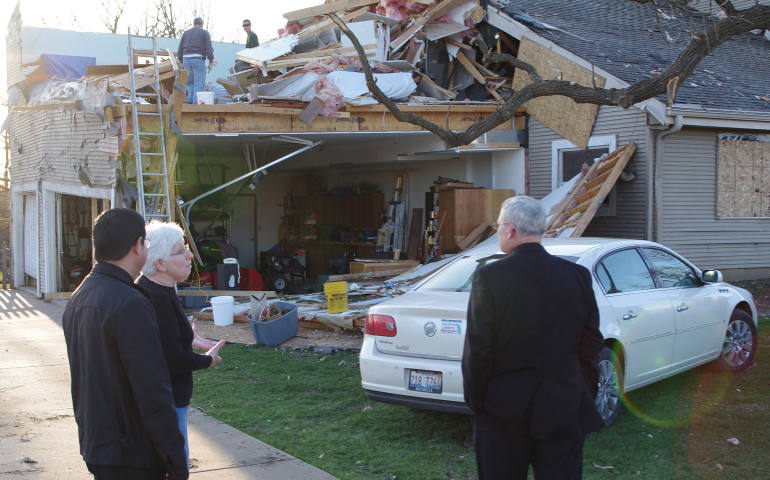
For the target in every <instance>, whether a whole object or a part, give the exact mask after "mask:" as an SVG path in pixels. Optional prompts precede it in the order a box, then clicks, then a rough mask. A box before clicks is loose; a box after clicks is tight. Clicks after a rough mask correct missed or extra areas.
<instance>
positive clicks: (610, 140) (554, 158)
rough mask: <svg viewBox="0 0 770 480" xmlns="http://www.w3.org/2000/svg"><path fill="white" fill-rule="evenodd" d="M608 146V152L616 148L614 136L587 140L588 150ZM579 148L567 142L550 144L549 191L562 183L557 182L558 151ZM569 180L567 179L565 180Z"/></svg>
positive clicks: (558, 169) (555, 141)
mask: <svg viewBox="0 0 770 480" xmlns="http://www.w3.org/2000/svg"><path fill="white" fill-rule="evenodd" d="M605 146H609V149H610V152H612V151H614V150H615V149H616V148H617V136H616V135H600V136H596V137H590V138H589V139H588V148H591V147H605ZM579 149H580V147H578V146H577V145H575V144H574V143H572V142H570V141H569V140H564V139H562V140H554V141H552V142H551V191H554V190H556V189H557V188H559V187H560V186H561V185H562V184H563V183H564V181H562V182H559V172H561V168H559V167H560V165H559V151H560V150H579ZM567 180H569V178H568V179H567Z"/></svg>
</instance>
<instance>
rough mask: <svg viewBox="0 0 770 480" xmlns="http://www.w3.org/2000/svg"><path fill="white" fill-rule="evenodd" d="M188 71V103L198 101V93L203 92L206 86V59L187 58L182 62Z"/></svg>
mask: <svg viewBox="0 0 770 480" xmlns="http://www.w3.org/2000/svg"><path fill="white" fill-rule="evenodd" d="M182 65H184V69H185V70H187V103H196V102H197V101H198V99H197V97H196V95H195V94H196V93H198V92H200V91H203V86H204V85H205V84H206V60H205V59H204V58H185V59H183V60H182Z"/></svg>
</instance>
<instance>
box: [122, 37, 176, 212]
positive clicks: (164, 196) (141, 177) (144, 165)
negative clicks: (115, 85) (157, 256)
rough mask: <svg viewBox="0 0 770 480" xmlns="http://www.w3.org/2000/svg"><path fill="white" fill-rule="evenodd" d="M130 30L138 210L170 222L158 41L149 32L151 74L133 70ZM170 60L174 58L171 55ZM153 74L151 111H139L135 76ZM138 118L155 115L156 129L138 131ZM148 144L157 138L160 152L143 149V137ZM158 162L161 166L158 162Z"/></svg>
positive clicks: (130, 47) (133, 51)
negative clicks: (153, 107)
mask: <svg viewBox="0 0 770 480" xmlns="http://www.w3.org/2000/svg"><path fill="white" fill-rule="evenodd" d="M131 37H132V35H131V29H130V28H129V30H128V71H129V77H130V79H131V116H132V117H133V122H134V130H133V133H132V134H131V135H133V137H134V155H135V157H136V187H137V188H136V190H137V192H138V197H139V198H138V201H137V203H138V204H139V205H138V207H139V213H140V214H141V215H142V217H143V218H144V219H145V221H150V220H153V219H157V220H163V221H166V222H168V221H170V220H171V218H172V217H171V215H172V213H171V193H170V191H169V182H168V171H167V168H168V161H167V159H166V135H165V132H164V129H163V127H164V125H163V106H162V104H163V98H162V96H161V93H160V92H161V87H160V74H159V72H158V43H157V38H156V36H155V33H154V32H153V35H152V59H153V65H154V69H153V73H151V74H150V73H144V72H135V70H136V69H135V68H134V56H135V55H136V51H135V50H134V48H133V46H132V44H131ZM171 61H172V62H173V61H174V59H173V57H172V59H171ZM147 76H151V77H153V82H152V84H151V85H150V86H151V87H152V88H153V90H154V91H155V93H154V96H155V105H156V107H157V109H156V111H154V112H140V111H139V106H138V105H137V103H136V78H137V77H147ZM139 117H150V118H152V117H157V119H158V122H157V125H158V130H157V131H146V132H145V131H141V130H139ZM143 139H145V140H147V141H148V143H155V142H153V141H152V139H156V140H157V141H158V142H159V143H160V151H159V152H158V151H154V152H153V151H145V150H142V143H143V142H142V140H143ZM158 163H160V165H158Z"/></svg>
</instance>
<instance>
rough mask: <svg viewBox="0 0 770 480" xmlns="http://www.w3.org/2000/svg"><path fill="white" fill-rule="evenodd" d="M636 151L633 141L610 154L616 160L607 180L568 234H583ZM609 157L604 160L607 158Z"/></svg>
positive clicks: (573, 235)
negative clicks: (615, 157)
mask: <svg viewBox="0 0 770 480" xmlns="http://www.w3.org/2000/svg"><path fill="white" fill-rule="evenodd" d="M635 151H636V144H635V143H629V144H628V145H626V146H624V147H623V148H621V149H619V150H617V151H616V152H617V154H615V155H612V154H611V155H610V157H613V156H617V161H616V162H615V165H614V167H613V168H612V173H611V174H610V176H609V177H608V178H607V180H606V181H605V182H604V183H603V184H602V188H601V190H599V193H597V194H596V196H594V198H593V201H592V202H591V204H590V205H589V207H588V208H587V209H586V211H585V212H583V215H582V217H581V218H580V220H578V223H577V225H575V231H574V232H572V234H571V235H570V236H572V237H579V236H580V235H582V234H583V232H584V231H585V229H586V228H587V227H588V224H589V223H590V222H591V220H592V219H593V218H594V215H595V214H596V212H597V211H598V210H599V206H600V205H601V204H602V202H603V201H604V199H605V198H607V195H609V193H610V190H612V187H614V186H615V182H617V180H618V178H620V174H621V173H623V169H624V168H626V165H628V162H629V160H631V157H632V156H633V155H634V152H635ZM608 159H609V157H608V158H607V159H605V160H608Z"/></svg>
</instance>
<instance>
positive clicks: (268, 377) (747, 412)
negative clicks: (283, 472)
mask: <svg viewBox="0 0 770 480" xmlns="http://www.w3.org/2000/svg"><path fill="white" fill-rule="evenodd" d="M759 337H760V342H759V350H758V352H757V357H756V360H755V361H756V364H755V365H754V366H753V367H751V368H750V369H748V370H747V371H745V372H742V373H740V374H737V375H732V374H729V373H726V372H722V371H720V370H719V369H717V368H716V365H714V364H709V365H705V366H703V367H700V368H697V369H695V370H692V371H690V372H687V373H684V374H681V375H678V376H676V377H673V378H670V379H668V380H665V381H663V382H659V383H657V384H654V385H651V386H649V387H645V388H642V389H640V390H637V391H634V392H631V393H630V394H629V395H628V405H629V406H628V408H627V409H625V410H624V411H623V412H622V413H621V416H620V418H619V420H618V422H617V423H616V424H615V425H614V426H613V427H612V428H610V429H607V430H604V431H603V432H600V433H598V434H593V435H590V436H589V437H588V438H587V440H586V445H585V452H584V469H583V472H584V475H583V476H584V478H587V479H605V478H628V477H635V478H666V479H669V478H670V479H701V478H706V479H711V478H747V479H748V478H751V479H753V478H770V459H769V458H768V456H767V449H768V447H770V440H768V435H767V425H770V406H769V405H768V403H769V402H768V394H769V393H770V392H768V386H769V385H770V384H768V365H769V364H770V317H764V318H762V319H761V320H760V336H759ZM222 357H223V360H224V361H223V363H222V364H220V365H217V366H216V367H215V368H213V369H210V370H204V371H201V372H196V374H195V382H196V384H195V393H194V398H193V402H192V404H193V406H194V407H196V408H199V409H201V410H203V411H204V412H206V413H208V414H209V415H212V416H213V417H215V418H218V419H219V420H222V421H223V422H225V423H228V424H229V425H232V426H233V427H235V428H238V429H240V430H241V431H243V432H245V433H247V434H249V435H252V436H254V437H256V438H259V439H260V440H262V441H264V442H267V443H269V444H270V445H273V446H274V447H276V448H279V449H281V450H284V451H286V452H288V453H289V454H291V455H294V456H295V457H297V458H300V459H301V460H303V461H305V462H307V463H310V464H312V465H315V466H316V467H318V468H321V469H322V470H325V471H327V472H329V473H331V474H333V475H335V476H337V477H340V478H343V479H376V480H382V479H388V480H390V479H395V478H399V479H411V478H415V479H453V478H475V477H476V467H475V457H474V453H473V440H472V438H473V428H472V419H471V417H469V416H465V415H452V414H442V413H436V412H426V411H418V410H413V409H409V408H404V407H397V406H393V405H387V404H381V403H376V402H370V401H368V399H367V398H366V396H365V394H364V393H363V391H362V390H361V386H360V375H359V371H358V359H357V356H356V355H354V354H350V353H342V354H334V355H322V354H318V353H311V352H298V351H281V350H278V349H274V348H267V347H254V346H236V345H231V346H228V347H226V348H225V349H224V350H223V351H222ZM730 438H737V439H738V441H739V442H740V443H739V445H737V446H736V445H732V444H730V443H729V442H727V440H728V439H730ZM599 467H604V468H599ZM609 467H612V468H609Z"/></svg>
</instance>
